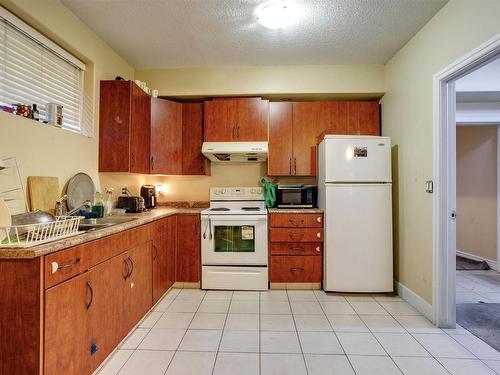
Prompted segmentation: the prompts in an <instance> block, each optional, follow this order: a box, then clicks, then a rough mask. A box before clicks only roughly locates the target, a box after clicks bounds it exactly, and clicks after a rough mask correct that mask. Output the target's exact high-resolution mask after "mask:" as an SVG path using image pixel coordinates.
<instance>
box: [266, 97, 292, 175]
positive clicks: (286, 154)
mask: <svg viewBox="0 0 500 375" xmlns="http://www.w3.org/2000/svg"><path fill="white" fill-rule="evenodd" d="M292 126H293V105H292V103H290V102H288V103H287V102H271V103H269V159H268V161H267V174H268V175H270V176H287V175H291V174H292V158H293V153H292V147H293V141H292V133H293V130H292Z"/></svg>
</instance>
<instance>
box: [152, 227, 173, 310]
mask: <svg viewBox="0 0 500 375" xmlns="http://www.w3.org/2000/svg"><path fill="white" fill-rule="evenodd" d="M152 239H153V304H155V303H156V302H158V300H159V299H160V297H161V296H162V295H163V294H164V293H165V292H166V291H167V290H168V288H169V287H170V286H169V275H168V271H169V267H170V264H169V262H170V259H169V253H168V251H169V246H168V245H169V243H168V241H169V238H168V219H162V220H159V221H157V222H155V223H154V224H153V238H152Z"/></svg>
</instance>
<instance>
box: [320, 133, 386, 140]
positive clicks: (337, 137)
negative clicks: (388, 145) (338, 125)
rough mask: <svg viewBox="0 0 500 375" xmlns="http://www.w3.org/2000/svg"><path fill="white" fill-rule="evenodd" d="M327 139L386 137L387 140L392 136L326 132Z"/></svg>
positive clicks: (325, 137)
mask: <svg viewBox="0 0 500 375" xmlns="http://www.w3.org/2000/svg"><path fill="white" fill-rule="evenodd" d="M325 139H380V140H382V139H385V140H389V141H390V140H391V137H382V136H378V135H333V134H326V135H325V136H324V137H323V140H325Z"/></svg>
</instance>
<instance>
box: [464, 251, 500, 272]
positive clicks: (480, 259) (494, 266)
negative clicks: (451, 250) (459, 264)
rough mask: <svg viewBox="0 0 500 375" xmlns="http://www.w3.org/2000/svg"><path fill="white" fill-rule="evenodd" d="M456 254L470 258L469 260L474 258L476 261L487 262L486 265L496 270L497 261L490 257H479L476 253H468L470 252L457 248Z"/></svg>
mask: <svg viewBox="0 0 500 375" xmlns="http://www.w3.org/2000/svg"><path fill="white" fill-rule="evenodd" d="M457 255H459V256H461V257H463V258H467V259H470V260H475V261H477V262H482V261H485V262H486V263H488V266H490V268H491V269H493V270H495V271H498V262H497V261H494V260H491V259H485V258H482V257H479V256H477V255H474V254H470V253H467V252H465V251H459V250H457Z"/></svg>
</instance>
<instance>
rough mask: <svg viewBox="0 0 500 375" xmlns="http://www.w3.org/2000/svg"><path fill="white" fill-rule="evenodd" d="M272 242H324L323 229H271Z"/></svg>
mask: <svg viewBox="0 0 500 375" xmlns="http://www.w3.org/2000/svg"><path fill="white" fill-rule="evenodd" d="M269 240H270V241H271V242H323V228H317V229H316V228H271V229H270V230H269Z"/></svg>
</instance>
